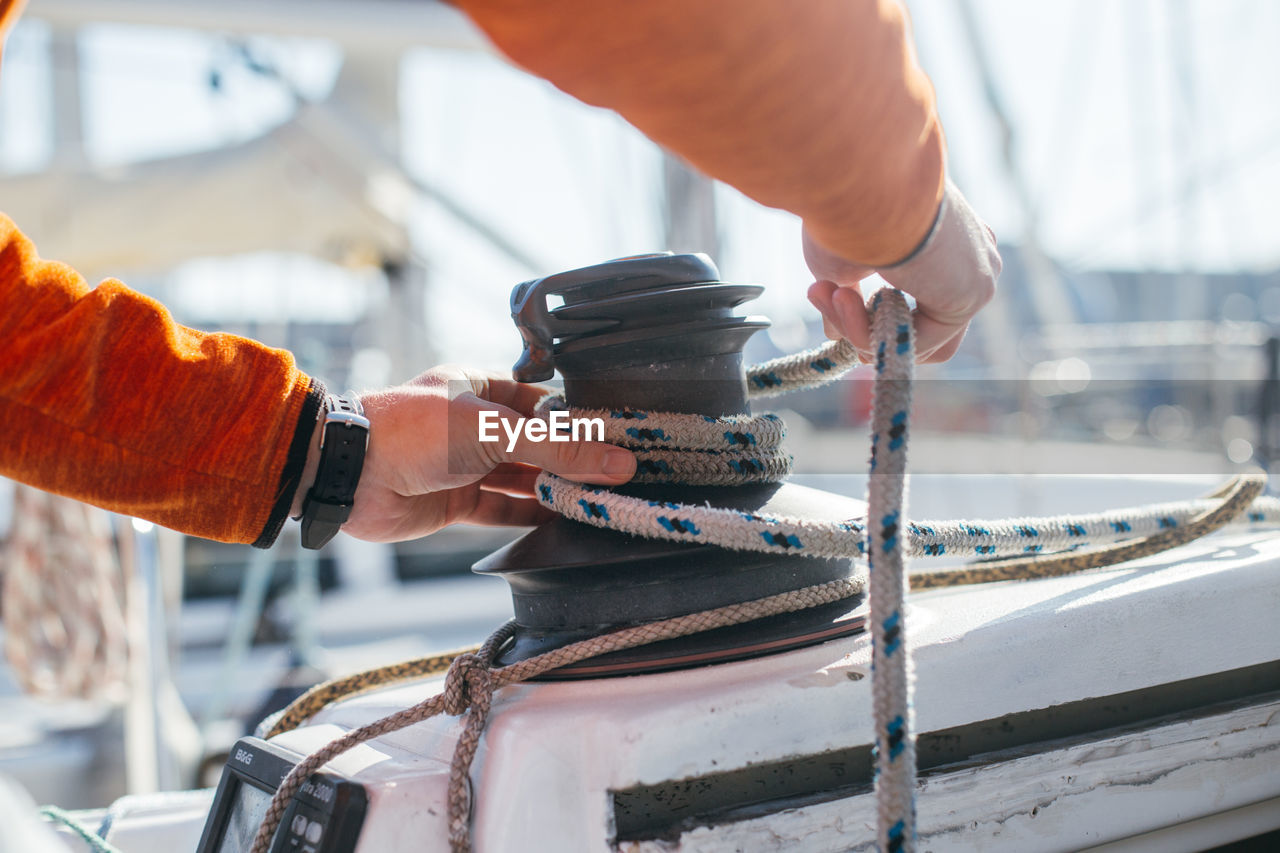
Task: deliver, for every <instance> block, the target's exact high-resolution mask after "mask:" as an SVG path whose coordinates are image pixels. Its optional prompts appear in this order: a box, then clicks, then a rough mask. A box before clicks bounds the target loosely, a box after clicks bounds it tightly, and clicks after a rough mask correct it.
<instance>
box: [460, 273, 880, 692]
mask: <svg viewBox="0 0 1280 853" xmlns="http://www.w3.org/2000/svg"><path fill="white" fill-rule="evenodd" d="M761 291H762V288H761V287H759V286H758V285H740V284H729V283H725V282H722V281H720V280H719V271H718V270H717V269H716V266H715V264H714V263H713V262H712V261H711V260H710V259H709V258H707V257H706V256H705V255H646V256H639V257H635V258H626V259H621V260H616V261H610V262H607V263H604V264H599V265H596V266H592V267H587V268H584V269H580V270H573V271H570V272H565V273H558V274H556V275H553V276H548V277H546V278H542V279H535V280H533V281H528V282H524V283H523V284H521V285H519V286H517V287H516V288H515V290H514V291H513V293H512V298H511V306H512V318H513V319H514V321H515V323H516V326H517V328H518V329H519V331H520V333H521V335H522V337H523V338H524V341H525V349H524V352H523V353H522V355H521V358H520V361H519V362H518V363H517V364H516V367H515V370H514V373H515V375H516V378H518V379H521V380H522V381H544V380H546V379H549V378H550V377H551V375H552V373H553V371H555V370H559V372H560V374H561V376H562V378H563V380H564V398H565V403H566V404H567V405H568V406H569V407H570V408H571V409H574V410H578V409H584V410H603V411H604V412H606V413H609V414H612V415H614V416H615V419H619V418H620V419H623V420H625V421H626V424H624V428H625V429H627V430H628V431H634V433H635V438H636V439H637V441H638V442H640V444H641V445H642V446H645V448H646V451H648V452H646V453H642V454H641V469H640V475H639V476H638V477H637V480H638V481H643V480H645V479H650V478H648V477H646V476H645V472H646V470H656V468H657V467H658V466H661V465H663V456H662V454H663V450H662V449H661V447H660V445H661V442H660V441H651V442H648V443H647V444H646V443H645V442H644V438H645V437H646V433H645V429H646V427H645V425H644V421H643V413H644V412H649V411H659V412H675V413H682V414H685V415H688V416H690V419H691V420H692V421H693V422H694V423H691V426H696V421H698V420H704V419H705V420H708V421H710V420H711V419H719V418H724V417H727V416H736V415H745V414H746V413H748V411H749V406H748V402H747V384H746V372H745V367H744V363H743V354H742V350H743V347H744V346H745V345H746V342H747V340H748V339H749V338H750V337H751V335H753V334H754V333H755V332H756V331H758V330H760V329H763V328H766V327H767V326H768V320H766V319H765V318H763V317H759V316H741V315H739V314H738V313H737V311H736V309H737V308H738V306H740V305H741V304H742V303H744V302H746V301H749V300H751V299H754V298H756V297H757V296H758V295H759V294H760V292H761ZM557 299H558V300H562V304H560V305H558V306H555V307H552V306H551V305H550V304H549V302H555V301H556V300H557ZM631 413H640V414H639V415H638V416H635V417H633V418H632V417H629V416H630V415H631ZM775 420H776V419H775ZM633 421H634V424H635V425H634V426H630V423H632V422H633ZM776 423H777V425H776V430H777V433H778V435H777V436H776V438H780V437H781V430H782V427H781V422H780V421H777V422H776ZM715 431H716V430H715V429H714V427H713V428H712V430H711V432H712V433H713V436H712V437H713V438H714V433H715ZM721 431H722V432H725V433H726V437H725V439H724V443H725V447H724V448H723V452H724V453H726V454H732V453H733V452H734V450H735V445H739V444H740V445H743V446H744V447H746V446H748V445H751V447H750V449H751V450H752V451H755V452H756V455H754V456H752V457H751V458H745V457H744V458H743V459H742V460H741V461H735V459H734V458H733V457H732V456H731V455H730V456H727V457H725V458H719V454H720V453H721V452H722V451H721V450H719V449H717V450H712V451H711V453H712V454H716V457H715V458H712V459H710V462H712V463H714V464H719V465H721V466H722V467H724V469H725V470H726V471H727V472H728V476H727V477H726V478H724V479H732V478H733V472H734V470H744V469H746V470H751V466H757V467H763V465H764V464H766V463H761V462H758V461H755V460H756V459H757V458H758V451H759V447H758V444H759V443H762V442H765V441H773V440H774V438H775V436H772V435H770V436H765V435H764V434H763V431H762V434H761V435H759V436H756V435H754V434H751V433H744V432H742V431H741V430H737V431H735V430H733V429H732V428H730V429H725V430H721ZM735 432H736V433H737V434H736V435H735ZM650 445H655V446H653V447H650ZM782 458H784V457H783V456H782V454H781V451H779V457H778V459H779V461H777V462H776V463H775V464H773V465H772V470H771V471H768V472H764V471H762V472H761V475H762V476H761V477H760V479H778V478H779V477H780V476H781V475H782V474H785V465H784V464H783V462H782V461H781V460H782ZM787 464H789V460H788V462H787ZM766 474H767V475H770V476H765V475H766ZM653 479H664V478H662V477H661V476H658V477H655V478H653ZM739 479H740V478H739ZM716 481H717V480H715V479H712V480H711V482H716ZM615 491H617V492H618V493H620V494H626V495H631V496H635V497H639V498H641V499H644V500H646V501H654V502H671V503H686V504H687V503H693V504H709V505H711V506H718V507H726V508H730V509H733V510H738V511H741V512H743V513H761V514H767V515H774V516H791V517H805V518H817V519H825V520H831V521H839V520H842V519H850V518H856V517H859V516H861V515H863V514H864V513H865V504H863V502H861V501H858V500H853V499H850V498H846V497H842V496H839V495H834V494H830V493H826V492H820V491H817V490H814V489H807V488H804V487H801V486H796V485H793V484H788V483H780V482H754V483H748V484H746V485H732V486H729V485H700V486H689V485H681V484H678V483H671V482H664V483H662V484H661V485H647V484H644V483H642V482H641V483H632V484H628V485H626V486H624V487H621V488H619V489H616V490H615ZM474 570H475V571H476V572H479V573H481V574H499V575H501V576H502V577H503V578H504V579H505V580H506V581H507V583H508V584H509V585H510V587H511V593H512V603H513V606H514V610H515V618H516V621H517V623H518V625H519V627H518V628H517V631H516V636H515V639H514V641H513V643H512V645H511V646H510V647H509V648H508V649H507V650H506V652H505V653H504V654H503V655H502V657H501V662H502V663H504V664H505V663H511V662H514V661H518V660H523V659H525V658H528V657H531V656H533V655H535V654H538V653H541V652H544V651H547V650H548V649H552V648H556V647H559V646H561V645H565V644H567V643H569V642H573V641H575V640H580V639H583V638H584V637H589V636H594V635H596V634H600V633H605V632H607V631H610V630H614V629H616V628H618V627H622V626H625V625H631V624H635V623H638V622H646V621H651V620H655V619H662V618H666V617H670V616H677V615H682V614H685V613H692V612H696V611H699V610H704V609H708V608H714V607H720V606H723V605H726V604H733V603H737V602H741V601H748V600H751V599H755V598H759V597H761V596H765V595H771V594H775V593H780V592H787V591H790V590H795V589H800V588H803V587H807V586H812V585H814V584H820V583H824V582H827V581H830V580H835V579H838V578H844V577H848V576H849V575H850V574H851V573H852V571H853V567H852V561H851V560H849V559H846V558H832V559H823V558H817V559H815V558H812V557H802V556H798V555H796V556H793V555H777V554H748V553H743V552H735V551H728V550H725V549H722V548H719V547H716V546H711V545H698V544H691V543H682V542H665V541H661V540H655V539H648V538H640V537H635V536H630V535H627V534H624V533H619V532H617V531H613V530H607V529H601V528H597V527H591V526H588V525H585V524H581V523H579V522H576V521H571V520H569V519H566V518H556V519H554V520H552V521H549V522H546V523H545V524H543V525H541V526H540V527H538V528H536V529H535V530H533V531H531V532H530V533H528V534H526V535H525V536H523V537H521V538H520V539H518V540H516V541H515V542H513V543H511V544H510V545H508V546H507V547H505V548H502V549H501V550H499V551H497V552H495V553H494V554H492V555H490V556H488V557H486V558H485V559H483V560H481V561H480V562H479V563H477V564H476V565H475V567H474ZM860 603H861V596H859V597H857V598H855V599H852V600H849V601H843V602H836V603H834V604H833V605H826V606H824V607H821V608H815V609H814V610H811V611H806V612H802V613H795V614H786V615H783V616H778V617H771V618H769V619H764V620H760V621H758V622H755V623H752V624H750V625H744V626H735V627H734V628H731V629H722V630H721V631H714V632H708V633H706V634H702V635H697V636H693V637H687V638H681V639H678V640H672V641H668V642H664V643H658V644H654V645H652V646H648V647H642V648H638V649H635V650H630V651H627V652H620V653H617V654H615V655H609V656H605V657H601V658H597V659H594V660H591V661H584V662H583V663H582V664H581V665H578V666H575V667H567V668H565V669H564V670H561V671H559V672H557V673H554V674H553V675H552V676H549V677H559V678H573V677H596V676H600V675H608V674H634V673H637V672H645V671H656V670H663V669H672V668H680V667H685V666H696V665H702V664H706V663H712V662H717V661H724V660H733V659H739V658H743V657H749V656H754V655H758V654H766V653H772V652H777V651H784V650H787V649H792V648H797V647H800V646H803V645H808V644H810V643H814V642H821V641H824V640H827V639H831V638H832V637H836V636H842V635H845V634H849V633H854V632H856V631H858V630H861V623H862V620H861V619H860V618H855V617H854V616H853V615H852V613H851V609H852V608H853V607H856V606H857V605H858V604H860Z"/></svg>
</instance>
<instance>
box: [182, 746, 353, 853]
mask: <svg viewBox="0 0 1280 853" xmlns="http://www.w3.org/2000/svg"><path fill="white" fill-rule="evenodd" d="M301 759H302V756H299V755H297V754H295V753H292V752H289V751H288V750H285V749H282V748H281V747H278V746H276V745H274V744H271V743H268V742H267V741H264V740H262V739H260V738H256V737H245V738H241V739H240V740H239V741H237V742H236V745H235V747H233V748H232V750H231V755H230V756H229V757H228V758H227V764H226V766H225V767H224V768H223V769H222V778H221V780H219V782H218V790H217V792H216V793H215V794H214V797H213V807H212V808H211V809H210V810H209V817H208V819H207V820H206V821H205V825H204V833H203V834H202V835H201V836H200V846H199V847H198V848H197V853H249V849H250V848H251V847H252V846H253V838H254V836H255V835H256V834H257V832H258V826H259V825H260V824H261V823H262V818H263V817H264V816H265V815H266V813H267V808H268V807H269V806H270V805H271V797H272V796H273V795H274V794H275V791H276V788H277V787H279V785H280V783H281V782H282V781H283V780H284V777H285V776H287V775H289V771H290V770H292V769H293V767H294V765H295V764H296V763H297V762H298V761H300V760H301ZM367 808H368V797H367V795H366V794H365V790H364V787H363V786H362V785H361V784H360V783H359V782H356V781H353V780H351V779H346V778H343V777H342V776H339V775H337V774H334V773H330V772H324V773H315V774H312V776H311V777H310V778H309V779H308V780H307V781H306V783H304V784H303V786H302V788H301V789H300V790H299V791H298V793H297V794H295V795H294V797H293V800H292V801H291V802H290V803H289V807H288V808H287V809H286V810H285V813H284V819H283V820H282V821H281V822H280V829H279V830H277V831H276V836H275V839H274V841H273V843H272V845H271V853H350V851H352V850H354V849H355V846H356V840H357V839H358V838H359V836H360V826H361V824H363V822H364V814H365V810H366V809H367Z"/></svg>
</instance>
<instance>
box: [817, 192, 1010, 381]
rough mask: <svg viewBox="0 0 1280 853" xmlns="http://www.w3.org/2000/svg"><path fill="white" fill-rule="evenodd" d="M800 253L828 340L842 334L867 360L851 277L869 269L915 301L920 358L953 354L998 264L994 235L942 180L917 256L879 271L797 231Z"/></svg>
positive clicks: (867, 334)
mask: <svg viewBox="0 0 1280 853" xmlns="http://www.w3.org/2000/svg"><path fill="white" fill-rule="evenodd" d="M803 242H804V257H805V260H806V261H807V262H808V264H809V270H810V271H811V272H812V273H813V274H814V276H816V277H817V278H818V281H817V282H815V283H814V284H813V286H812V287H810V288H809V301H810V302H812V303H813V304H814V306H815V307H816V308H817V309H818V310H819V311H820V312H821V313H822V320H823V328H824V329H825V330H826V333H827V336H828V337H830V338H841V337H843V338H845V339H846V340H848V341H849V343H851V344H853V346H854V348H855V349H857V350H858V353H859V355H861V356H862V358H863V360H864V361H870V360H871V326H870V320H869V318H868V317H867V309H866V305H865V304H864V303H863V301H862V296H861V294H860V293H859V292H858V282H859V281H861V280H862V279H864V278H866V277H867V276H869V275H871V274H872V273H879V274H880V277H881V278H883V279H884V280H885V281H887V282H888V283H889V284H891V285H893V286H894V287H896V288H898V289H899V290H902V291H904V292H905V293H909V294H911V296H913V297H915V300H916V309H915V312H914V315H915V326H916V353H917V360H918V361H920V362H922V363H933V362H939V361H946V360H947V359H949V358H951V356H953V355H955V352H956V349H958V348H959V346H960V342H961V341H963V340H964V333H965V331H966V330H967V329H968V328H969V321H970V320H972V319H973V316H974V315H975V314H977V313H978V311H979V310H980V309H981V308H982V306H984V305H986V304H987V303H988V302H990V301H991V297H992V296H994V295H995V290H996V279H997V278H998V277H999V276H1000V270H1001V267H1002V264H1001V261H1000V253H999V252H997V251H996V235H995V234H994V233H993V232H992V231H991V229H990V228H988V227H987V225H986V223H984V222H983V221H982V220H981V219H979V218H978V215H977V214H976V213H975V212H974V210H973V208H972V207H970V206H969V202H968V201H966V200H965V197H964V196H963V195H961V194H960V190H958V189H956V186H955V184H953V183H951V181H947V187H946V192H945V195H944V197H943V209H942V218H941V219H940V220H939V221H938V224H937V230H936V232H935V233H934V234H933V237H932V239H931V240H930V241H929V243H928V245H926V246H925V247H924V248H923V249H922V250H921V251H920V252H919V253H918V254H916V255H915V256H914V257H912V258H910V259H909V260H907V261H905V262H903V263H900V264H896V265H894V266H891V267H882V268H879V269H876V268H872V267H867V266H863V265H860V264H857V263H855V262H852V261H848V260H846V259H844V258H841V257H840V256H838V255H836V254H834V253H832V252H830V251H828V250H827V249H826V248H824V247H823V246H820V245H819V244H818V243H817V242H816V241H815V240H813V238H811V237H810V236H809V232H808V231H807V230H806V231H805V232H804V234H803Z"/></svg>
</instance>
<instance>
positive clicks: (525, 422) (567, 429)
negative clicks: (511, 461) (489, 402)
mask: <svg viewBox="0 0 1280 853" xmlns="http://www.w3.org/2000/svg"><path fill="white" fill-rule="evenodd" d="M499 426H501V428H502V432H503V433H505V434H506V436H507V452H508V453H510V452H511V451H513V450H515V449H516V441H518V440H519V438H520V435H521V433H523V434H524V437H525V438H526V439H528V440H529V441H535V442H541V441H604V418H574V417H570V416H569V413H568V412H565V411H555V412H550V413H548V414H547V417H546V419H545V420H544V419H542V418H517V419H516V420H515V421H511V420H509V419H508V420H503V419H502V417H501V416H500V415H499V414H498V413H497V412H481V413H480V440H481V441H483V442H486V443H487V442H494V441H500V440H501V438H502V436H501V435H499V434H498V428H499Z"/></svg>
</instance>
